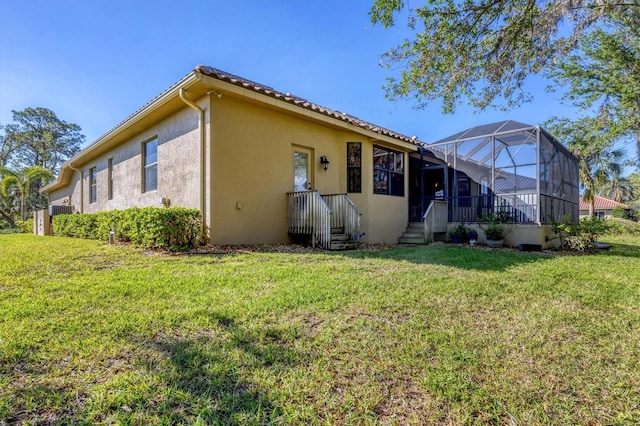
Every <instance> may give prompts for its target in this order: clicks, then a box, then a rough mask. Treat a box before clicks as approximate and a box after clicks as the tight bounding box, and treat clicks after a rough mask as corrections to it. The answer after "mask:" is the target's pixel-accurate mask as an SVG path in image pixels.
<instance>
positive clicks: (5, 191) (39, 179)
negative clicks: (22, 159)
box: [0, 166, 53, 220]
mask: <svg viewBox="0 0 640 426" xmlns="http://www.w3.org/2000/svg"><path fill="white" fill-rule="evenodd" d="M0 176H2V180H0V192H1V193H2V195H4V196H5V197H19V198H20V217H21V218H22V220H27V199H28V198H29V195H31V191H32V188H33V185H34V184H42V185H44V184H46V183H47V182H49V181H50V180H51V179H53V173H52V172H51V170H49V169H45V168H44V167H40V166H31V167H26V168H24V169H20V170H17V171H14V170H10V169H7V168H5V167H0Z"/></svg>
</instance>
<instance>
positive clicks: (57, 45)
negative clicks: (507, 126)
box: [0, 0, 575, 143]
mask: <svg viewBox="0 0 640 426" xmlns="http://www.w3.org/2000/svg"><path fill="white" fill-rule="evenodd" d="M372 1H373V0H305V1H302V0H297V1H296V0H237V1H232V0H209V1H205V0H190V1H179V0H155V1H152V0H129V1H124V0H87V1H81V0H48V1H42V0H30V1H23V0H0V124H4V125H6V124H8V123H10V122H11V121H12V113H11V110H22V109H24V108H27V107H37V106H42V107H46V108H49V109H51V110H53V111H54V112H55V113H56V114H57V115H58V117H59V118H61V119H63V120H65V121H67V122H72V123H76V124H78V125H80V126H81V127H82V129H83V133H84V134H85V135H86V137H87V143H90V142H93V141H94V140H95V139H97V138H98V137H99V136H100V135H102V134H104V133H106V132H107V131H108V130H110V129H111V128H112V127H113V126H115V125H116V124H117V123H119V122H120V121H122V120H123V119H124V118H126V117H127V116H128V115H130V114H131V113H132V112H134V111H135V110H137V109H138V108H140V107H141V106H142V105H144V104H145V103H146V102H147V101H149V100H151V99H152V98H153V97H155V96H156V95H158V94H160V93H161V92H162V91H164V90H165V89H167V88H168V87H169V86H171V85H172V84H173V83H175V82H176V81H178V80H179V79H180V78H182V77H183V76H185V75H186V74H188V73H189V72H190V71H191V70H193V68H195V66H196V65H198V64H205V65H210V66H213V67H216V68H220V69H222V70H225V71H228V72H231V73H234V74H237V75H240V76H242V77H245V78H248V79H251V80H254V81H257V82H259V83H262V84H265V85H268V86H271V87H273V88H275V89H276V90H280V91H282V92H290V93H292V94H295V95H297V96H301V97H304V98H306V99H308V100H310V101H312V102H315V103H318V104H320V105H323V106H326V107H329V108H332V109H335V110H338V111H343V112H347V113H349V114H352V115H355V116H357V117H359V118H362V119H364V120H367V121H370V122H373V123H376V124H378V125H381V126H384V127H387V128H390V129H392V130H395V131H397V132H400V133H403V134H406V135H409V136H414V135H415V136H417V137H418V138H420V139H421V140H422V141H425V142H433V141H436V140H438V139H441V138H443V137H446V136H448V135H450V134H453V133H456V132H458V131H460V130H464V129H466V128H468V127H471V126H474V125H478V124H485V123H490V122H494V121H500V120H504V119H512V120H518V121H523V122H526V123H530V124H541V123H542V122H543V121H545V120H546V119H548V118H550V117H551V116H553V115H558V116H568V117H572V114H575V112H573V110H572V109H571V108H570V107H567V106H564V105H562V104H561V103H560V101H559V94H547V93H545V91H544V87H545V85H546V83H545V82H544V81H542V80H540V79H538V78H531V79H530V81H529V83H528V90H530V91H531V92H532V93H534V102H533V103H530V104H527V105H524V106H523V107H521V108H518V109H516V110H513V111H510V112H503V111H496V110H487V111H485V112H478V113H474V112H473V110H472V109H470V108H468V107H461V108H459V109H458V110H456V113H455V114H454V115H450V114H449V115H443V114H442V113H441V111H440V108H439V105H435V104H434V105H433V106H430V107H429V108H428V109H421V110H418V109H415V108H413V106H414V104H415V102H414V101H413V100H412V99H408V100H404V101H397V102H393V103H392V102H390V101H389V100H387V99H386V98H385V97H384V91H383V89H382V86H383V84H384V82H385V76H387V75H389V71H388V70H386V69H384V68H381V67H380V66H379V65H378V64H379V56H380V55H381V54H382V53H384V52H385V51H387V50H388V49H390V48H391V47H394V46H396V45H398V44H399V43H400V42H401V41H402V40H403V39H404V38H405V37H411V34H410V33H409V32H408V31H407V30H406V28H405V27H404V26H403V25H400V22H399V23H398V24H399V25H398V26H397V27H395V28H391V29H383V28H382V27H381V26H379V25H376V26H372V25H371V23H370V20H369V15H368V11H369V8H370V6H371V3H372Z"/></svg>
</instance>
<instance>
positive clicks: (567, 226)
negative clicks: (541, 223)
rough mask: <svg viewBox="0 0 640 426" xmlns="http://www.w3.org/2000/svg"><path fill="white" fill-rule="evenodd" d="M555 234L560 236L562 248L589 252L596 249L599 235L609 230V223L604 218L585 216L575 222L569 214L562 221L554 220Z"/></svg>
mask: <svg viewBox="0 0 640 426" xmlns="http://www.w3.org/2000/svg"><path fill="white" fill-rule="evenodd" d="M552 229H553V232H554V234H555V235H556V236H557V237H558V238H560V245H561V248H563V249H566V250H572V251H579V252H587V251H591V250H593V249H594V243H595V242H596V239H597V238H598V235H600V234H603V233H605V232H607V230H608V224H607V221H605V220H604V219H595V218H585V219H582V220H581V221H580V222H573V221H572V220H571V218H570V217H569V215H567V216H565V217H564V221H563V222H561V223H558V222H553V224H552Z"/></svg>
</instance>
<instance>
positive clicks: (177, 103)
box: [41, 65, 424, 193]
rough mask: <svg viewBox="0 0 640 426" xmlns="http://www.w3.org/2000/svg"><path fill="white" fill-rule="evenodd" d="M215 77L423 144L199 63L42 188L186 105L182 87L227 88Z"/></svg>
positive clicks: (194, 91)
mask: <svg viewBox="0 0 640 426" xmlns="http://www.w3.org/2000/svg"><path fill="white" fill-rule="evenodd" d="M212 79H213V80H212ZM216 80H217V81H220V82H223V83H222V85H224V84H231V85H233V86H236V87H239V88H241V89H244V90H247V91H250V92H254V93H258V94H260V95H265V96H267V97H269V98H272V99H275V100H277V101H282V102H285V103H287V104H290V105H293V106H294V109H295V108H296V107H297V108H300V109H302V110H306V111H309V112H310V113H311V114H313V113H317V114H320V115H321V116H325V117H328V120H329V121H331V120H337V121H335V122H334V123H343V124H342V125H343V126H344V125H345V124H346V125H347V126H354V127H349V129H351V130H353V131H355V132H358V133H364V134H369V135H370V136H371V133H374V134H378V135H380V136H381V137H382V138H383V139H385V138H390V139H387V141H388V142H393V141H397V142H401V143H405V144H410V145H416V146H417V145H424V143H423V142H420V141H418V139H417V138H416V137H415V136H413V137H409V136H406V135H403V134H401V133H398V132H394V131H392V130H389V129H387V128H384V127H382V126H378V125H375V124H373V123H370V122H368V121H365V120H362V119H360V118H357V117H355V116H353V115H349V114H346V113H342V112H338V111H335V110H332V109H330V108H326V107H323V106H321V105H318V104H315V103H312V102H310V101H308V100H306V99H303V98H300V97H298V96H294V95H291V94H290V93H284V92H280V91H277V90H275V89H273V88H271V87H269V86H265V85H263V84H259V83H256V82H253V81H251V80H248V79H246V78H242V77H239V76H237V75H234V74H231V73H228V72H225V71H222V70H219V69H217V68H213V67H209V66H205V65H198V66H197V67H196V68H195V69H194V70H193V71H192V72H190V73H189V74H187V75H186V76H185V77H184V78H182V79H181V80H180V81H178V82H177V83H175V84H173V85H172V86H171V87H169V88H168V89H167V90H165V91H164V92H162V93H161V94H160V95H158V96H156V97H155V98H153V99H152V100H151V101H149V102H148V103H146V104H145V105H144V106H142V107H141V108H140V109H138V110H137V111H136V112H134V113H133V114H131V115H130V116H129V117H127V118H126V119H124V120H123V121H121V122H120V123H119V124H117V125H116V126H115V127H114V128H113V129H111V130H109V131H108V132H107V133H105V134H104V135H102V136H100V137H99V138H98V139H97V140H96V141H94V142H93V143H91V144H90V145H88V146H87V147H86V148H84V149H83V150H82V151H80V152H79V153H78V154H76V155H75V156H74V157H73V158H71V159H70V160H68V161H67V162H66V163H65V164H63V165H62V167H61V169H60V174H59V176H58V178H57V179H56V180H55V181H54V182H52V183H50V184H49V185H46V186H45V187H44V188H42V189H41V192H43V193H47V192H51V191H53V190H56V189H59V188H61V187H64V185H66V184H68V183H69V181H70V179H71V176H72V174H73V170H74V168H75V167H78V166H82V165H83V164H84V163H86V162H88V161H91V159H93V158H95V157H96V156H98V155H100V154H103V153H105V152H107V151H108V150H110V149H113V148H114V147H116V146H118V145H119V144H120V143H123V142H124V141H126V140H127V139H128V138H131V137H135V135H136V134H138V133H139V132H140V131H142V130H144V128H145V126H149V125H152V124H153V123H154V122H156V121H157V120H158V119H161V118H162V117H164V116H166V115H167V114H169V113H171V112H174V111H177V110H179V109H181V108H185V107H186V105H185V104H184V103H183V102H182V100H180V97H179V95H178V93H179V92H180V90H181V89H184V90H185V91H186V93H189V94H190V97H191V98H199V97H202V96H204V95H205V94H207V93H210V91H211V90H209V89H211V88H212V87H213V88H215V89H216V90H222V91H224V90H225V89H220V88H219V87H216V86H217V85H220V83H216ZM227 87H229V86H227ZM242 93H246V92H242ZM245 96H246V95H245ZM298 111H299V110H298ZM307 114H309V113H307Z"/></svg>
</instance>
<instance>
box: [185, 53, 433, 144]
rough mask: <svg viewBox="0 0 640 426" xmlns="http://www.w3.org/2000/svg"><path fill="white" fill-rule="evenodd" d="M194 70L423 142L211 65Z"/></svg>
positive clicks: (397, 136) (299, 104) (373, 129)
mask: <svg viewBox="0 0 640 426" xmlns="http://www.w3.org/2000/svg"><path fill="white" fill-rule="evenodd" d="M194 71H196V72H199V73H202V74H204V75H206V76H208V77H212V78H216V79H218V80H221V81H226V82H227V83H231V84H233V85H235V86H239V87H243V88H245V89H248V90H253V91H254V92H257V93H261V94H263V95H267V96H271V97H273V98H276V99H280V100H282V101H285V102H288V103H290V104H293V105H297V106H299V107H301V108H304V109H308V110H310V111H315V112H318V113H320V114H324V115H327V116H329V117H332V118H336V119H338V120H342V121H344V122H347V123H349V124H353V125H354V126H358V127H361V128H363V129H367V130H370V131H372V132H375V133H378V134H380V135H384V136H389V137H391V138H394V139H398V140H401V141H403V142H408V143H411V144H414V145H418V144H422V143H421V142H419V141H418V139H417V138H416V137H415V136H413V137H409V136H406V135H403V134H401V133H398V132H394V131H393V130H389V129H386V128H384V127H381V126H377V125H375V124H373V123H369V122H368V121H365V120H362V119H360V118H358V117H354V116H353V115H349V114H347V113H344V112H339V111H335V110H332V109H329V108H326V107H323V106H321V105H318V104H315V103H313V102H310V101H308V100H306V99H304V98H300V97H298V96H294V95H292V94H290V93H283V92H279V91H277V90H275V89H273V88H272V87H269V86H265V85H264V84H259V83H256V82H254V81H251V80H247V79H246V78H243V77H239V76H237V75H234V74H231V73H228V72H225V71H222V70H219V69H217V68H213V67H209V66H206V65H198V66H197V67H196V68H195V70H194Z"/></svg>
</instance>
